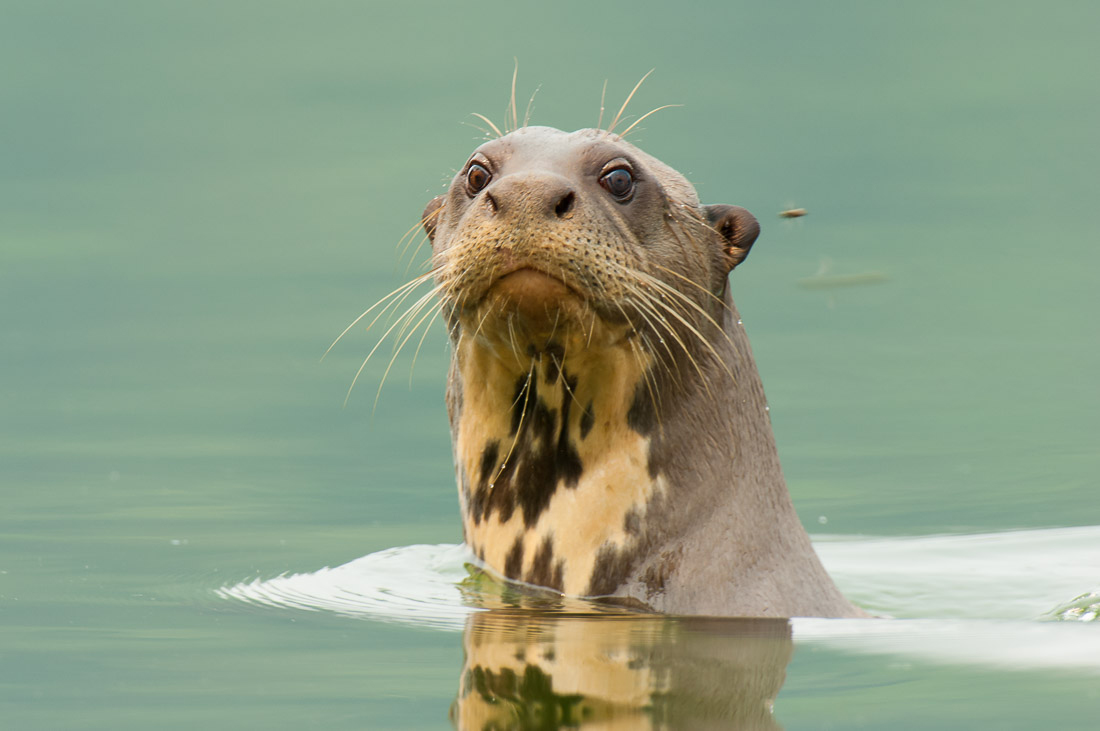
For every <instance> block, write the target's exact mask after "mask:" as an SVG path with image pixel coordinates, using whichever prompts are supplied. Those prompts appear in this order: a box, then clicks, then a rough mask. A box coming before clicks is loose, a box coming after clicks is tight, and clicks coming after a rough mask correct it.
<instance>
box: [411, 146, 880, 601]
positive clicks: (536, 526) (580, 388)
mask: <svg viewBox="0 0 1100 731" xmlns="http://www.w3.org/2000/svg"><path fill="white" fill-rule="evenodd" d="M423 225H424V228H425V230H426V232H427V234H428V237H429V239H430V240H431V242H432V256H433V270H434V275H435V279H436V284H437V291H438V292H439V297H440V306H441V309H442V312H443V315H444V316H445V318H446V322H447V325H448V330H449V335H450V341H451V348H452V357H451V367H450V372H449V376H448V382H447V406H448V413H449V417H450V424H451V433H452V441H453V446H454V458H455V471H456V477H457V482H458V487H459V503H460V507H461V513H462V523H463V532H464V536H465V540H466V543H467V544H468V545H469V547H470V548H471V550H472V551H473V552H474V553H475V554H476V555H477V556H478V558H479V559H480V560H481V561H482V562H483V564H484V566H485V567H486V568H487V569H489V570H491V571H494V572H497V573H499V574H500V575H502V576H504V577H507V578H509V579H512V580H515V581H522V582H527V583H530V584H535V585H538V586H541V587H546V588H549V589H552V590H555V591H558V592H561V593H562V594H566V595H571V596H584V597H605V598H612V599H615V600H616V601H620V602H622V601H625V602H627V603H629V604H631V605H634V606H639V607H643V608H647V609H650V610H653V611H659V612H669V613H678V614H706V615H720V616H767V617H791V616H829V617H839V616H863V615H862V612H861V611H860V610H859V609H857V608H856V607H854V606H853V605H852V604H850V603H849V602H848V601H847V600H846V599H845V598H844V597H843V596H842V595H841V593H840V592H839V591H838V590H837V588H836V586H835V585H834V584H833V582H832V580H831V579H830V578H829V576H828V574H827V573H826V572H825V570H824V568H823V567H822V566H821V563H820V561H819V560H818V558H817V556H816V554H815V553H814V550H813V547H812V546H811V544H810V540H809V537H808V535H807V534H806V531H805V529H804V528H803V527H802V525H801V523H800V522H799V520H798V516H797V514H796V513H795V511H794V507H793V505H792V503H791V500H790V495H789V493H788V491H787V487H786V484H785V482H784V480H783V474H782V471H781V469H780V465H779V459H778V455H777V453H776V448H775V441H774V437H773V435H772V429H771V423H770V421H769V416H768V411H767V404H766V401H765V399H764V392H763V388H762V386H761V383H760V378H759V375H758V374H757V370H756V365H755V363H754V361H753V357H752V352H751V350H750V348H749V343H748V339H747V336H746V334H745V330H744V328H743V326H742V325H741V319H740V317H739V316H738V314H737V310H736V308H735V306H734V304H733V299H732V296H731V292H730V284H729V274H730V272H731V271H732V270H733V269H734V268H735V267H737V266H738V265H740V264H741V263H742V262H743V261H744V260H745V258H746V256H747V255H748V253H749V250H750V249H751V247H752V245H753V243H754V242H755V240H756V238H757V235H758V234H759V230H760V228H759V225H758V223H757V221H756V219H755V218H754V217H753V216H752V215H751V214H750V213H749V212H748V211H746V210H745V209H743V208H740V207H737V206H731V205H703V204H701V203H700V202H699V199H698V196H697V195H696V192H695V190H694V188H693V187H692V186H691V184H690V183H688V181H687V180H686V179H685V178H684V177H683V176H682V175H680V174H679V173H678V172H676V171H675V170H674V169H672V168H671V167H669V166H667V165H665V164H664V163H662V162H660V161H659V160H657V159H656V158H654V157H652V156H650V155H648V154H646V153H645V152H643V151H642V150H640V149H638V148H637V147H635V146H633V145H632V144H630V143H628V142H626V141H625V140H623V139H622V138H621V137H619V136H617V135H614V134H611V133H609V132H606V131H604V130H592V129H588V130H580V131H577V132H572V133H567V132H563V131H561V130H557V129H552V128H549V127H522V128H520V129H517V130H516V131H514V132H511V133H510V134H507V135H503V136H501V137H499V138H497V139H494V140H491V141H489V142H487V143H485V144H483V145H482V146H480V147H479V148H478V149H477V150H475V151H474V152H473V153H472V154H471V155H470V157H469V158H468V159H467V161H466V163H465V165H463V167H462V169H461V170H460V171H459V173H458V174H457V175H456V176H455V177H454V179H453V180H452V182H451V185H450V188H449V189H448V191H447V193H446V194H444V195H442V196H439V197H437V198H435V199H433V200H432V201H431V202H429V204H428V206H427V207H426V208H425V211H424V216H423Z"/></svg>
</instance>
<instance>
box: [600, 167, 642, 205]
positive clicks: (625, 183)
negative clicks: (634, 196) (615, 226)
mask: <svg viewBox="0 0 1100 731" xmlns="http://www.w3.org/2000/svg"><path fill="white" fill-rule="evenodd" d="M600 185H602V186H603V187H604V188H605V189H606V190H607V192H608V193H610V194H611V195H613V196H615V197H616V198H618V199H619V200H621V201H625V200H627V199H628V198H630V195H631V193H633V192H634V176H633V175H631V174H630V171H629V170H627V169H626V168H615V169H614V170H609V171H608V172H607V173H605V174H604V175H603V177H602V178H600Z"/></svg>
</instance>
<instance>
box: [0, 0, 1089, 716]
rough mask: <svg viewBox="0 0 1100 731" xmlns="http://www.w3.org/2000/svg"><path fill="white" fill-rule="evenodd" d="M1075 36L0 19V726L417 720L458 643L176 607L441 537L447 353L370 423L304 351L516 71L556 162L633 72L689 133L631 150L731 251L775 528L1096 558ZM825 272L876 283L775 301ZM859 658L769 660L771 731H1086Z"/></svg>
mask: <svg viewBox="0 0 1100 731" xmlns="http://www.w3.org/2000/svg"><path fill="white" fill-rule="evenodd" d="M1097 27H1100V6H1098V5H1097V4H1095V3H1092V2H1055V3H1048V4H1044V5H1042V6H1041V7H1040V6H1038V5H1037V4H1035V3H1024V2H968V3H939V2H931V3H919V4H918V3H909V4H904V5H902V4H894V3H873V2H836V3H809V2H807V3H783V4H780V3H773V4H764V3H756V4H747V3H696V4H681V5H671V4H660V3H648V2H633V3H582V2H559V3H553V4H549V3H546V4H525V3H499V2H484V3H480V4H476V5H471V4H465V3H446V2H437V3H417V2H410V3H404V4H398V3H374V2H326V1H321V2H310V3H290V2H259V1H256V2H243V1H239V2H188V3H160V2H124V1H121V0H115V1H114V2H109V3H108V2H41V1H39V2H21V1H17V0H0V495H2V496H3V508H0V716H2V717H4V718H5V719H8V722H10V723H11V724H12V728H138V727H142V728H144V727H150V726H152V727H161V728H190V727H193V726H195V725H197V724H199V723H205V724H207V725H213V726H215V727H259V726H261V725H263V726H267V727H271V728H284V727H285V728H309V727H322V726H323V727H325V728H362V727H366V728H388V727H414V728H415V727H434V726H446V725H447V723H448V721H447V717H446V709H447V707H448V705H449V704H450V701H451V699H452V698H453V697H454V693H455V690H456V688H457V682H458V681H457V677H458V673H459V669H460V667H461V662H462V660H461V657H462V655H461V644H460V638H459V636H458V635H457V634H448V633H440V632H433V631H428V630H420V629H414V628H399V627H396V626H393V625H382V624H377V623H371V622H359V621H353V620H347V619H340V618H336V617H331V616H327V615H320V614H299V613H277V612H261V611H256V610H249V609H245V608H243V607H237V606H232V605H229V604H228V603H227V602H224V601H221V600H217V599H216V598H214V597H213V596H212V590H213V589H215V588H217V587H219V586H222V585H224V584H228V583H235V582H238V581H242V580H245V579H249V578H253V577H270V576H274V575H277V574H280V573H283V572H287V571H309V570H313V569H316V568H318V567H320V566H325V565H335V564H339V563H342V562H345V561H348V560H350V559H353V558H355V557H358V556H361V555H363V554H366V553H368V552H370V551H374V550H378V549H381V548H386V547H390V546H399V545H406V544H412V543H440V542H452V543H453V542H458V541H459V540H461V532H460V527H459V523H458V519H457V509H456V499H455V494H454V493H455V490H454V484H453V479H454V478H453V470H452V467H451V455H450V443H449V434H448V431H447V427H446V418H445V414H444V409H443V403H442V392H443V381H444V377H445V376H444V374H445V367H446V361H447V357H448V355H447V350H446V344H445V339H444V336H443V332H442V327H440V326H439V325H438V324H437V325H436V327H435V329H434V330H433V331H432V332H431V333H430V334H429V336H428V340H427V342H426V344H425V346H424V348H423V350H422V352H421V353H420V356H419V358H418V360H417V362H416V364H415V365H416V367H415V370H413V371H412V375H411V377H410V375H409V371H410V366H411V358H408V357H405V356H403V357H402V358H400V359H399V360H398V363H397V365H396V366H395V369H394V372H393V373H391V374H390V377H389V379H388V383H387V384H386V387H385V389H384V390H383V391H382V393H381V397H380V399H379V401H378V405H377V408H376V409H373V408H372V407H373V401H374V395H375V392H376V390H377V389H378V383H379V380H380V378H381V373H382V371H383V370H384V369H385V366H386V363H387V361H388V349H385V346H383V347H384V349H383V350H382V351H381V352H382V353H383V354H384V355H385V356H387V357H382V358H379V359H377V360H375V361H372V363H371V364H370V365H368V367H367V369H366V370H365V371H364V374H363V376H362V377H361V378H360V382H359V384H358V385H357V387H356V389H355V391H354V392H353V393H352V395H351V399H350V401H349V403H348V405H347V407H346V408H344V407H343V406H342V403H343V399H344V395H345V392H346V390H347V387H348V385H349V384H350V382H351V378H352V376H353V375H354V373H355V371H356V369H357V368H358V367H359V363H360V362H361V360H362V358H363V356H364V355H365V354H366V353H367V351H368V350H369V349H370V347H372V346H373V344H374V342H375V336H374V335H373V334H367V335H364V334H363V332H362V329H361V328H360V329H358V330H354V331H352V332H351V333H349V334H348V336H347V337H346V338H345V339H344V340H343V341H342V342H341V343H340V344H339V345H337V347H336V348H335V349H334V350H333V352H332V353H331V354H330V355H329V356H328V358H326V359H325V361H324V362H319V358H320V356H321V354H322V353H323V352H324V350H325V348H326V347H327V346H328V344H329V343H330V342H331V340H332V339H333V338H334V337H335V336H336V335H338V334H339V333H340V331H341V330H343V328H344V327H345V326H346V325H347V324H348V323H349V322H351V320H352V319H354V317H355V316H357V315H358V314H359V313H360V312H361V311H362V310H363V309H365V308H366V307H367V306H369V305H370V304H372V303H373V302H375V301H376V300H377V299H378V298H380V297H381V296H382V295H384V294H386V293H387V292H389V291H390V290H392V289H394V288H395V287H397V286H399V285H400V284H401V283H402V282H404V281H405V279H406V278H407V275H406V273H405V262H402V261H399V259H400V250H399V249H398V247H397V245H398V242H399V241H400V240H401V238H402V235H403V234H404V233H405V232H406V230H408V229H409V227H410V226H413V225H415V224H416V222H417V220H418V218H419V214H420V211H421V209H422V207H423V205H424V203H425V202H426V201H427V200H428V199H429V198H431V197H432V196H434V195H436V194H437V193H439V192H440V191H441V190H442V189H443V186H444V185H445V184H446V182H447V181H448V180H449V178H450V177H451V175H453V171H454V170H455V169H457V168H458V167H460V166H461V165H462V164H463V162H464V161H465V159H466V156H467V155H468V153H469V152H470V151H471V150H472V149H473V147H474V146H476V144H477V139H478V137H479V136H480V133H479V132H478V131H477V130H475V129H474V128H472V127H470V126H464V123H469V122H475V123H476V120H475V119H474V118H472V117H471V116H470V113H471V112H480V113H482V114H485V115H487V116H489V117H490V118H492V119H494V120H495V121H497V123H498V124H500V123H501V122H502V121H503V117H504V110H505V107H506V104H507V101H508V91H509V85H510V80H511V74H512V70H513V63H514V60H513V59H518V63H519V87H518V88H519V96H520V98H521V104H523V103H524V102H525V101H526V99H527V98H528V97H529V96H530V95H531V93H532V92H533V91H534V90H535V89H536V87H537V88H538V89H539V91H538V95H537V97H536V98H535V101H534V105H533V113H532V121H533V122H534V123H538V124H548V125H552V126H559V127H563V128H567V129H574V128H578V127H585V126H591V125H594V124H595V122H596V119H597V117H598V114H599V100H600V92H601V88H602V86H603V83H604V81H605V79H606V80H607V82H608V86H607V88H608V106H610V107H615V106H617V105H618V104H619V103H621V100H622V99H623V98H625V96H626V94H627V93H628V92H629V90H630V89H631V87H632V86H633V85H634V83H635V82H636V81H637V80H638V79H639V78H640V77H641V76H642V75H643V74H645V73H646V72H647V71H649V70H650V69H651V68H655V69H656V71H655V72H654V73H653V75H652V76H651V77H650V79H649V80H648V81H647V82H646V84H645V85H644V86H643V87H642V88H641V90H640V91H639V92H638V94H637V95H636V97H635V99H634V102H633V103H632V106H631V109H630V111H631V112H632V113H633V114H634V115H640V114H642V113H644V112H646V111H648V110H649V109H651V108H654V107H657V106H660V105H663V104H683V105H684V106H683V107H680V108H675V109H669V110H665V111H662V112H660V113H658V114H656V115H654V116H653V117H650V118H649V119H647V120H646V121H645V122H644V123H643V124H642V125H641V128H640V130H637V131H636V132H635V133H634V134H632V138H633V139H634V141H635V142H636V143H638V144H640V145H641V146H642V147H644V148H645V149H646V150H647V151H649V152H651V153H652V154H654V155H656V156H657V157H659V158H661V159H662V160H664V161H665V162H668V163H669V164H671V165H673V166H674V167H676V168H677V169H679V170H681V171H682V172H684V173H685V174H686V175H687V176H688V177H689V179H690V180H691V181H692V182H693V183H695V184H696V186H697V188H698V190H699V193H700V196H701V197H702V199H703V200H704V201H706V202H709V203H736V204H738V205H743V206H745V207H747V208H749V210H751V211H753V212H754V213H756V215H757V217H758V218H759V219H760V220H761V222H762V225H763V234H762V235H761V238H760V239H759V240H758V242H757V244H756V246H755V247H754V250H753V253H752V256H751V257H750V259H749V260H748V262H747V263H746V264H745V265H744V267H742V268H739V269H738V271H737V272H736V273H735V274H734V277H733V287H734V296H735V298H736V300H737V303H738V305H739V307H740V309H741V312H742V315H743V317H744V320H745V324H746V326H747V328H748V331H749V333H750V335H751V337H752V339H753V346H754V349H755V352H756V356H757V360H758V364H759V366H760V370H761V374H762V376H763V378H764V382H765V386H766V388H767V390H768V395H769V400H770V404H771V414H772V418H773V422H774V425H775V430H776V435H777V439H778V442H779V447H780V454H781V457H782V459H783V464H784V469H785V472H786V474H787V478H788V482H789V484H790V488H791V492H792V494H793V496H794V500H795V503H796V505H797V507H798V509H799V512H800V514H801V515H802V517H803V520H804V522H806V524H807V525H808V526H809V527H810V528H811V530H812V531H814V532H816V533H822V532H833V533H842V534H855V533H865V534H879V535H883V534H885V535H890V534H894V535H901V534H923V533H939V532H976V531H988V530H1000V529H1010V528H1021V527H1047V526H1070V525H1093V524H1097V523H1098V522H1100V501H1098V500H1097V499H1096V497H1095V495H1096V488H1097V475H1098V474H1100V450H1098V446H1100V439H1098V437H1100V421H1098V419H1097V411H1098V407H1100V387H1098V386H1097V381H1096V374H1097V373H1100V339H1098V337H1097V335H1098V328H1097V317H1096V311H1097V305H1098V304H1100V294H1098V288H1097V285H1096V281H1097V275H1096V272H1097V270H1098V268H1100V246H1098V245H1097V244H1098V240H1097V235H1096V220H1095V215H1094V210H1095V207H1096V200H1097V195H1098V192H1100V191H1098V187H1097V182H1096V181H1097V177H1096V171H1097V170H1098V169H1100V146H1098V144H1097V130H1098V129H1100V94H1098V87H1097V75H1096V74H1097V68H1100V50H1098V48H1100V46H1098V45H1097V43H1096V40H1095V30H1096V28H1097ZM791 205H798V206H803V207H806V208H807V209H808V210H809V211H810V215H808V216H807V217H805V218H804V219H800V220H797V221H780V220H779V219H778V218H777V217H776V216H775V214H776V213H777V212H778V211H780V210H782V209H783V208H785V207H788V206H791ZM426 255H427V250H426V247H422V248H421V249H420V250H419V252H418V254H417V255H416V261H417V262H418V263H419V262H420V261H422V260H423V259H424V258H425V257H426ZM406 261H407V259H406ZM415 266H416V265H414V271H416V269H415ZM821 271H824V272H825V273H826V274H828V275H846V274H863V273H869V272H877V273H882V274H883V275H885V281H882V282H880V283H877V284H874V285H866V286H860V287H837V288H827V289H810V288H806V287H805V286H801V285H800V280H803V279H804V278H807V277H810V276H812V275H814V274H815V273H816V272H821ZM410 382H411V388H410V387H409V384H410ZM822 517H824V518H826V519H827V523H822V522H821V520H820V519H821V518H822ZM1088 588H1089V587H1082V591H1084V590H1086V589H1088ZM1068 598H1069V597H1064V598H1060V599H1068ZM822 657H824V659H821V658H822ZM876 662H877V661H876ZM869 663H870V661H868V660H866V659H865V658H862V657H857V656H847V655H844V654H843V653H839V652H832V651H829V652H826V651H822V650H817V649H815V650H813V651H812V652H809V651H807V652H803V653H800V654H798V655H797V656H796V660H795V663H794V664H793V665H792V666H791V668H790V669H789V672H788V681H787V685H786V686H785V688H784V691H783V694H781V695H780V699H779V702H778V703H777V708H778V709H779V718H780V720H781V721H782V722H783V723H784V724H785V725H786V726H787V727H788V728H800V727H805V728H816V727H824V726H825V725H827V723H834V722H835V723H837V724H839V726H840V727H856V726H859V725H861V724H866V725H867V726H868V727H875V726H880V725H883V724H885V723H888V722H889V723H893V724H896V725H898V726H915V727H921V726H922V724H925V723H926V724H927V726H928V727H936V728H942V727H946V726H944V725H943V724H944V723H947V724H948V725H951V724H952V723H957V724H958V725H959V727H973V724H972V723H966V722H964V721H966V720H967V719H970V720H971V721H973V722H976V721H974V719H986V720H990V719H996V721H997V723H998V724H1000V727H1002V728H1008V727H1012V726H1013V725H1014V724H1015V725H1018V726H1019V727H1032V726H1034V725H1035V724H1038V725H1050V726H1052V727H1053V726H1057V725H1060V724H1061V725H1063V726H1066V725H1069V726H1072V725H1073V723H1074V722H1075V719H1083V718H1085V717H1086V716H1085V715H1084V714H1085V710H1084V709H1085V708H1086V706H1085V705H1082V703H1083V701H1080V699H1081V698H1084V697H1086V696H1085V695H1084V694H1081V693H1077V692H1076V690H1079V689H1080V688H1082V687H1085V681H1084V679H1083V678H1082V677H1080V676H1073V675H1071V676H1070V677H1062V678H1054V679H1052V678H1050V677H1046V676H1038V675H1035V676H1032V675H1028V674H1026V673H1005V674H997V673H994V672H993V671H989V670H986V671H980V672H979V671H973V672H970V671H966V670H962V669H958V668H955V669H952V670H950V671H949V672H948V671H945V670H942V669H933V668H928V669H926V670H924V671H923V672H917V676H916V679H915V680H912V679H911V680H910V681H909V682H907V683H905V684H903V686H901V687H895V686H894V685H893V681H890V680H888V679H887V678H886V677H885V676H883V675H881V674H879V673H877V672H876V671H875V666H872V665H870V664H869ZM966 683H970V684H971V686H970V687H973V688H976V689H977V690H975V691H974V692H973V693H971V694H969V695H967V694H963V697H958V696H957V695H952V689H956V688H959V687H962V685H965V684H966ZM884 686H889V689H888V690H886V689H885V688H884ZM1011 688H1016V689H1017V690H1015V691H1013V690H1010V689H1011ZM906 689H908V690H906ZM983 689H984V690H983ZM1070 691H1073V692H1070ZM983 693H984V695H983ZM930 696H931V697H934V698H935V699H936V702H935V703H934V704H930V703H929V697H930ZM1063 696H1064V697H1063ZM1024 698H1029V700H1028V702H1026V703H1025V702H1024ZM1037 698H1038V699H1045V700H1046V701H1047V702H1046V703H1042V702H1037V701H1036V700H1035V699H1037ZM1067 698H1068V699H1076V700H1070V701H1067ZM871 699H874V700H873V701H872V700H871ZM1005 699H1009V700H1008V701H1006V700H1005ZM1012 699H1015V700H1014V701H1013V700H1012ZM1090 702H1092V703H1095V695H1094V696H1092V699H1091V701H1090ZM1013 703H1015V704H1016V705H1017V706H1019V707H1018V708H1017V707H1014V706H1013V705H1012V704H1013ZM930 705H935V708H930ZM1094 707H1095V706H1093V708H1094ZM857 708H858V714H857V713H856V709H857ZM1029 712H1033V713H1034V714H1036V715H1034V716H1028V715H1027V714H1028V713H1029ZM859 714H862V715H859ZM983 714H984V715H983ZM1059 714H1061V715H1059ZM1075 714H1080V715H1075ZM945 719H946V720H945ZM952 719H954V720H953V721H952Z"/></svg>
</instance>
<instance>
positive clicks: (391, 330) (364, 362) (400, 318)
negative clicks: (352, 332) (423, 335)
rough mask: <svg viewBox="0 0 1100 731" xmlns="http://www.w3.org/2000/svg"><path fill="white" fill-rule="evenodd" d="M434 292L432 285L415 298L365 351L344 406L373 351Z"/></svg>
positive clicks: (349, 387)
mask: <svg viewBox="0 0 1100 731" xmlns="http://www.w3.org/2000/svg"><path fill="white" fill-rule="evenodd" d="M435 293H436V292H435V288H434V287H433V288H432V291H430V292H428V293H427V294H426V295H424V296H423V297H421V298H420V299H419V300H417V303H416V304H414V305H412V307H410V308H409V309H407V310H405V312H404V313H403V314H402V315H401V316H400V317H399V318H398V319H397V321H396V322H394V323H393V324H392V325H390V326H389V329H387V330H386V332H384V333H382V337H380V338H378V342H377V343H375V344H374V347H373V348H371V349H370V352H369V353H367V357H366V358H364V359H363V363H362V364H361V365H360V366H359V370H357V371H356V372H355V377H354V378H352V379H351V385H350V386H348V392H347V395H345V396H344V406H347V405H348V400H349V399H350V398H351V392H352V390H353V389H354V388H355V384H356V382H357V381H358V380H359V376H360V375H362V373H363V369H364V368H366V367H367V363H368V362H370V359H371V357H372V356H373V355H374V354H375V352H377V350H378V348H380V347H381V346H382V343H384V342H385V341H386V338H387V337H389V334H390V333H392V332H393V331H394V329H395V328H396V327H397V326H398V325H400V324H401V323H402V322H403V321H404V320H405V318H406V317H407V315H408V313H409V312H410V311H413V310H414V309H416V311H417V312H419V307H420V306H422V305H420V303H422V302H425V301H427V300H428V299H429V298H430V297H432V296H434V295H435ZM414 316H415V315H414ZM376 319H377V318H376Z"/></svg>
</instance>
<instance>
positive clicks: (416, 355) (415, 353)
mask: <svg viewBox="0 0 1100 731" xmlns="http://www.w3.org/2000/svg"><path fill="white" fill-rule="evenodd" d="M442 313H443V309H442V308H441V307H437V308H436V310H435V317H432V319H431V320H428V324H427V326H426V327H425V328H424V334H423V335H421V336H420V342H419V343H417V344H416V350H415V351H413V359H412V363H411V364H410V365H409V388H412V381H413V369H414V368H416V360H417V358H419V357H420V349H421V348H422V347H424V340H425V339H426V338H427V337H428V333H430V332H431V331H432V323H434V322H435V318H436V317H439V316H440V315H441V314H442Z"/></svg>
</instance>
